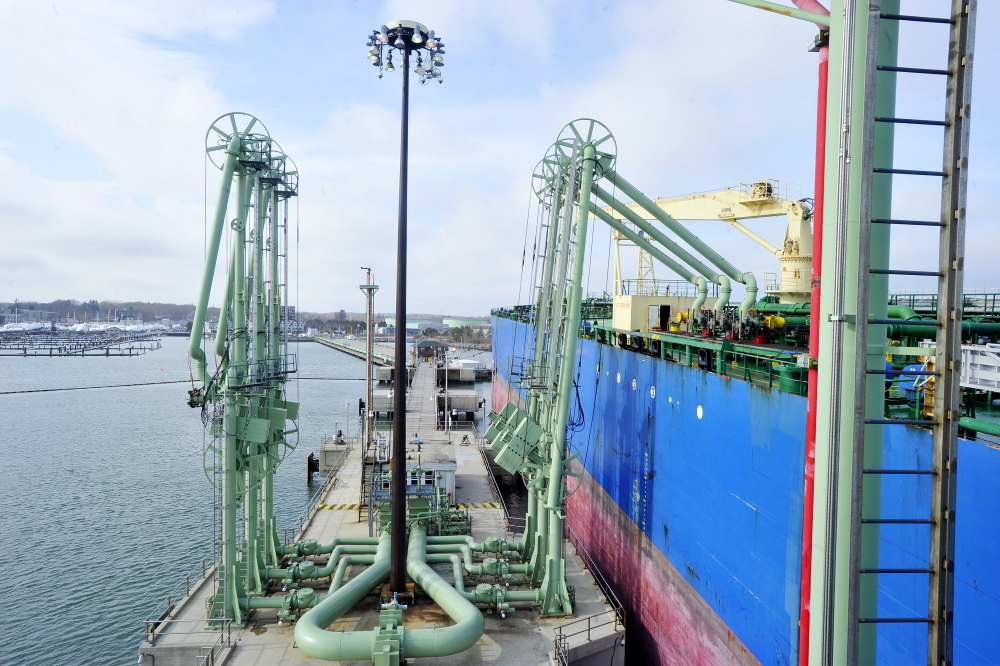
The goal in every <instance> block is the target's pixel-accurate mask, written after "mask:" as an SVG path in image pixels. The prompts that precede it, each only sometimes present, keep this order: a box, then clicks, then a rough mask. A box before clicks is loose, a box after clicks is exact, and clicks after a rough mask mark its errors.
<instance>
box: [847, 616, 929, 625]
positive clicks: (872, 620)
mask: <svg viewBox="0 0 1000 666" xmlns="http://www.w3.org/2000/svg"><path fill="white" fill-rule="evenodd" d="M858 622H860V623H862V624H888V623H895V624H898V623H901V622H928V623H929V622H930V618H926V617H863V618H861V619H860V620H858Z"/></svg>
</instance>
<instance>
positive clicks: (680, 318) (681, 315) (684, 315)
mask: <svg viewBox="0 0 1000 666" xmlns="http://www.w3.org/2000/svg"><path fill="white" fill-rule="evenodd" d="M689 319H691V313H690V312H678V313H677V323H678V324H681V323H684V322H686V321H688V320H689Z"/></svg>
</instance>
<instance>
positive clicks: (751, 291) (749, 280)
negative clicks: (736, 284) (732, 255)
mask: <svg viewBox="0 0 1000 666" xmlns="http://www.w3.org/2000/svg"><path fill="white" fill-rule="evenodd" d="M740 282H742V283H743V284H745V285H746V286H747V295H746V298H744V299H743V301H742V302H741V303H740V314H746V311H747V310H749V309H750V308H752V307H753V304H754V302H755V301H756V300H757V278H755V277H754V276H753V273H744V274H743V275H742V279H740Z"/></svg>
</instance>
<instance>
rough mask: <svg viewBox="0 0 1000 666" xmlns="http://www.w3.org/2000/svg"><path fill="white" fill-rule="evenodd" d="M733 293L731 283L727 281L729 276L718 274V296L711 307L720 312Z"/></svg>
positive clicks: (727, 303)
mask: <svg viewBox="0 0 1000 666" xmlns="http://www.w3.org/2000/svg"><path fill="white" fill-rule="evenodd" d="M732 293H733V284H732V283H731V282H730V281H729V278H728V277H726V276H725V275H720V276H719V298H718V299H717V300H716V301H715V307H714V308H712V309H713V310H715V311H716V312H722V309H723V308H724V307H725V306H727V305H729V297H730V296H731V295H732Z"/></svg>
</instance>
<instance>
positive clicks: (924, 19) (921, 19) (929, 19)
mask: <svg viewBox="0 0 1000 666" xmlns="http://www.w3.org/2000/svg"><path fill="white" fill-rule="evenodd" d="M879 17H880V18H884V19H889V20H890V21H916V22H917V23H949V24H950V23H951V22H952V20H951V19H949V18H940V17H938V16H913V15H912V14H879Z"/></svg>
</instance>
